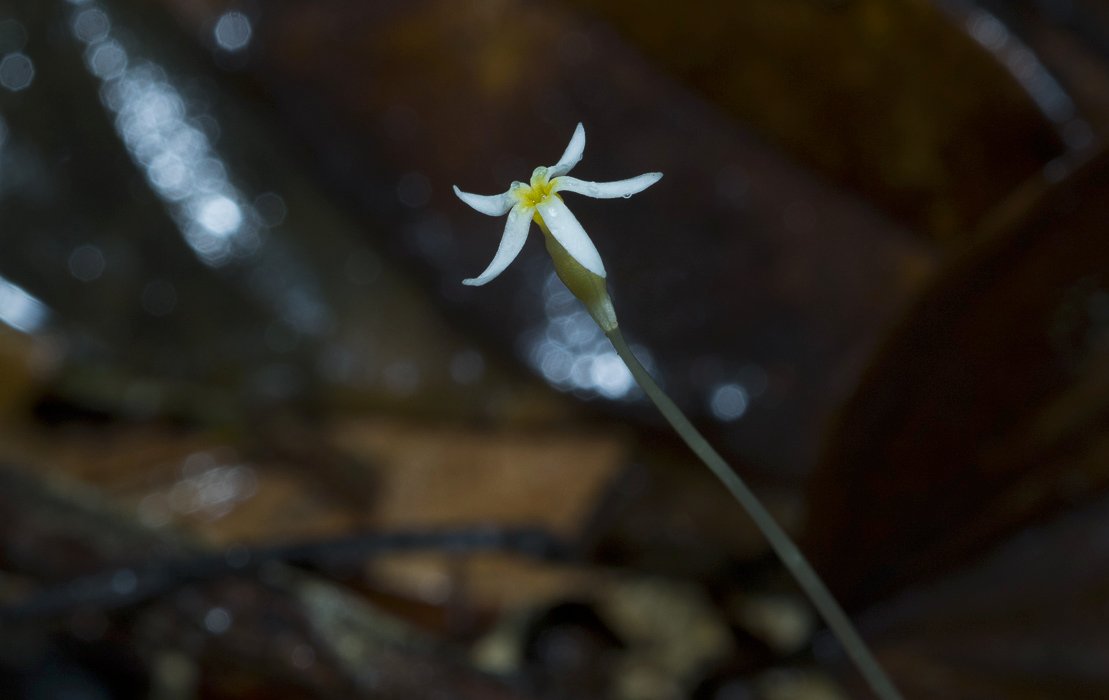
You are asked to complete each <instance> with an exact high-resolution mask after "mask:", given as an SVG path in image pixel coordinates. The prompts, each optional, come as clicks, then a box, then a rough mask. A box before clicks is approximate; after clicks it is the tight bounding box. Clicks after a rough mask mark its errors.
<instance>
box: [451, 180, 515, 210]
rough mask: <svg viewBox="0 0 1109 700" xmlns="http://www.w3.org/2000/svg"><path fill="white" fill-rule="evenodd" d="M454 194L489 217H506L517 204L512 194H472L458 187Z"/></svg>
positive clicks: (455, 187) (456, 186)
mask: <svg viewBox="0 0 1109 700" xmlns="http://www.w3.org/2000/svg"><path fill="white" fill-rule="evenodd" d="M454 193H455V194H456V195H458V198H459V199H461V200H462V201H463V202H465V203H466V204H469V205H470V206H471V207H473V208H474V209H477V210H478V211H479V212H481V213H482V214H488V215H489V216H504V215H505V214H506V213H507V212H508V210H509V209H511V208H512V205H513V204H515V203H516V198H515V197H513V196H512V194H511V192H503V193H501V194H488V195H486V194H470V193H469V192H463V191H462V190H460V189H458V185H455V186H454Z"/></svg>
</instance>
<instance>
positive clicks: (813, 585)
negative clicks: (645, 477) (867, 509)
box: [605, 328, 901, 700]
mask: <svg viewBox="0 0 1109 700" xmlns="http://www.w3.org/2000/svg"><path fill="white" fill-rule="evenodd" d="M605 335H606V336H608V339H609V340H610V341H612V346H613V347H614V348H616V352H617V354H619V355H620V359H621V360H623V361H624V364H625V365H627V366H628V369H629V370H631V373H632V376H633V377H635V381H636V382H638V383H639V386H640V387H641V388H642V389H643V391H644V392H645V393H646V394H647V396H649V397H650V399H651V401H653V402H654V404H655V406H657V407H658V410H659V411H660V412H661V413H662V415H663V417H665V418H666V420H667V421H668V422H669V423H670V425H671V426H673V428H674V430H675V431H677V433H678V435H680V436H681V438H682V440H684V441H685V443H686V444H687V445H689V448H690V449H691V450H693V452H694V453H695V454H696V455H697V456H698V457H700V459H701V461H702V462H704V463H705V465H706V466H707V467H708V468H709V469H710V470H711V471H712V473H713V474H715V475H716V478H718V479H720V481H722V482H723V483H724V486H725V487H726V488H727V489H728V491H730V492H731V494H732V495H733V496H734V497H735V499H736V500H737V501H739V504H740V505H741V506H743V509H744V510H746V511H747V514H748V515H750V516H751V519H752V520H754V521H755V525H756V526H757V527H758V528H759V530H760V531H761V532H762V534H763V535H764V536H765V537H766V539H767V541H769V542H770V546H771V547H772V548H773V549H774V551H775V552H776V553H777V554H778V558H779V559H781V561H782V563H783V564H784V565H785V567H786V568H787V569H789V572H790V573H791V574H793V577H794V578H795V579H797V583H798V584H800V586H801V588H802V590H804V591H805V594H806V595H808V597H809V600H811V601H812V603H813V605H814V606H815V607H816V609H817V611H818V612H819V613H820V615H821V617H823V618H824V621H825V622H826V623H827V624H828V628H829V629H830V630H832V633H833V634H835V635H836V637H838V638H839V641H840V643H842V644H843V648H844V649H845V650H846V651H847V655H848V656H849V657H851V660H852V661H854V662H855V665H856V666H857V667H858V669H859V671H860V672H861V673H862V675H863V677H864V678H865V679H866V681H867V683H869V684H870V687H871V689H872V690H873V691H874V694H875V695H877V696H878V697H879V698H881V699H882V700H901V694H900V693H899V692H898V691H897V688H895V687H894V685H893V683H892V682H891V681H890V679H889V676H887V675H886V672H885V671H884V670H882V667H881V666H880V665H879V664H878V661H877V660H876V659H875V658H874V655H873V654H871V652H870V649H869V648H868V647H867V646H866V642H864V641H863V640H862V637H860V636H859V633H858V632H857V631H856V630H855V626H854V625H852V624H851V620H850V619H849V618H848V617H847V614H846V613H845V612H844V611H843V608H841V607H840V606H839V603H837V602H836V599H835V598H834V597H833V596H832V594H831V592H830V591H829V590H828V587H827V586H825V585H824V582H823V581H822V580H821V579H820V576H819V575H817V573H816V571H815V570H813V568H812V565H810V564H809V562H808V560H807V559H805V556H804V555H803V554H801V550H800V549H798V548H797V545H795V544H794V543H793V540H792V539H790V536H789V535H788V534H786V532H785V530H783V529H782V527H781V526H780V525H779V524H778V523H777V521H776V520H774V516H772V515H771V514H770V512H769V511H768V510H767V509H766V507H765V506H763V504H762V502H761V501H759V499H758V497H757V496H755V494H754V492H752V491H751V489H750V488H749V487H748V486H747V484H745V483H744V482H743V479H741V478H740V477H739V475H738V474H736V473H735V471H733V470H732V468H731V467H730V466H728V463H727V462H725V461H724V458H723V457H721V456H720V454H719V453H717V451H716V450H714V449H713V448H712V446H711V445H709V443H708V441H707V440H705V438H704V436H702V435H701V433H699V432H697V429H696V428H694V427H693V424H692V423H690V422H689V419H688V418H686V417H685V414H684V413H682V411H681V409H680V408H678V406H677V404H675V403H674V402H673V401H672V400H671V399H670V397H669V396H667V395H666V392H664V391H663V390H662V389H661V388H660V387H659V385H658V384H657V383H655V380H654V379H653V378H652V377H651V375H650V374H649V373H648V372H647V370H646V369H644V367H643V365H642V364H640V362H639V360H638V359H636V357H635V354H634V353H633V352H632V350H631V348H630V347H628V344H627V342H626V341H625V340H624V336H623V334H621V333H620V329H619V328H613V329H611V330H608V331H605Z"/></svg>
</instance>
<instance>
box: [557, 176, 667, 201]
mask: <svg viewBox="0 0 1109 700" xmlns="http://www.w3.org/2000/svg"><path fill="white" fill-rule="evenodd" d="M661 179H662V173H643V174H642V175H639V176H636V177H630V178H628V179H627V180H617V181H616V182H589V181H587V180H579V179H577V178H576V177H569V176H566V175H563V176H562V177H559V178H556V179H555V180H554V182H552V183H551V185H552V186H553V188H552V189H553V191H554V192H577V193H578V194H584V195H585V196H586V197H593V198H595V199H614V198H616V197H630V196H632V195H633V194H636V193H638V192H642V191H643V190H645V189H647V188H648V187H650V186H651V185H653V184H655V183H656V182H658V181H659V180H661Z"/></svg>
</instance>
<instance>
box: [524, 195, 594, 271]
mask: <svg viewBox="0 0 1109 700" xmlns="http://www.w3.org/2000/svg"><path fill="white" fill-rule="evenodd" d="M537 208H538V209H539V216H541V217H543V223H545V224H546V225H547V228H548V229H550V232H551V235H552V236H554V237H555V240H556V241H558V242H559V243H561V244H562V247H563V248H565V249H566V252H567V253H569V254H570V255H571V256H573V258H574V260H577V261H578V262H579V263H581V265H582V267H584V268H585V269H587V270H589V271H590V272H592V273H593V274H595V275H600V276H601V277H604V276H605V265H604V263H602V262H601V254H600V253H598V252H597V248H596V247H595V246H594V245H593V241H591V240H589V234H587V233H586V232H585V229H583V228H582V227H581V224H580V223H578V220H577V218H575V217H574V215H573V213H571V211H570V210H569V209H568V208H567V207H566V204H565V203H563V201H562V200H561V199H560V198H558V197H547V198H545V199H544V200H543V201H542V202H540V203H539V206H538V207H537Z"/></svg>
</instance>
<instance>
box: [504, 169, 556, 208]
mask: <svg viewBox="0 0 1109 700" xmlns="http://www.w3.org/2000/svg"><path fill="white" fill-rule="evenodd" d="M553 188H554V183H552V182H551V180H550V179H548V177H547V169H546V168H544V167H538V168H536V169H535V170H534V171H532V173H531V182H530V183H528V184H524V183H522V182H520V183H517V184H516V185H515V186H514V187H513V188H512V193H513V194H514V195H516V198H517V199H519V200H520V202H522V203H523V204H524V205H525V206H528V207H536V206H539V204H540V203H542V202H543V200H544V199H546V198H547V197H550V196H551V194H552V192H551V190H552V189H553Z"/></svg>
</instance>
